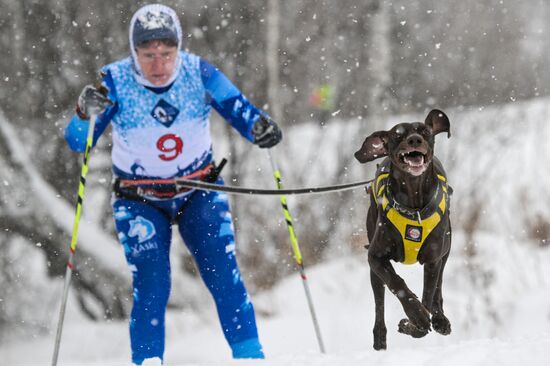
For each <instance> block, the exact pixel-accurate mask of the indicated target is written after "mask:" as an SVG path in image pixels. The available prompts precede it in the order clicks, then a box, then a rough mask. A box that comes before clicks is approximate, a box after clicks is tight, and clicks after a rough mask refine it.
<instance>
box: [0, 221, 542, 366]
mask: <svg viewBox="0 0 550 366" xmlns="http://www.w3.org/2000/svg"><path fill="white" fill-rule="evenodd" d="M464 242H465V237H464V236H463V235H462V233H460V232H458V233H456V234H455V236H454V246H453V252H452V255H451V257H450V260H449V263H448V266H447V269H446V272H445V280H444V293H443V295H444V299H445V308H446V314H447V316H448V317H449V318H450V320H451V322H452V325H453V333H452V334H451V335H450V336H447V337H444V336H441V335H439V334H436V333H434V332H432V333H430V334H428V335H427V336H426V337H425V338H423V339H412V338H410V337H408V336H404V335H402V334H399V333H398V332H397V330H396V329H397V323H398V321H399V320H400V319H401V318H402V317H403V311H402V309H401V307H400V305H399V303H398V301H397V300H396V299H395V298H394V297H393V295H390V294H389V293H387V295H386V323H387V326H388V349H387V350H386V351H383V352H376V351H374V350H373V349H372V332H371V329H372V325H373V316H374V309H373V306H374V305H373V299H372V292H371V289H370V282H369V277H368V267H367V264H366V258H365V254H362V253H361V254H357V255H354V256H349V257H342V258H335V259H334V260H333V261H330V262H328V263H325V264H323V265H320V266H317V267H311V268H307V274H308V281H309V284H310V287H311V292H312V295H313V298H314V302H315V306H316V309H317V313H318V314H317V315H318V318H319V323H320V327H321V331H322V335H323V337H324V342H325V345H326V348H327V353H326V354H324V355H321V354H320V352H319V350H318V346H317V341H316V338H315V333H314V330H313V326H312V322H311V318H310V315H309V312H308V309H307V305H306V300H305V296H304V291H303V287H302V284H301V279H300V277H299V276H298V275H295V276H291V277H290V278H288V279H286V280H284V281H283V282H281V283H280V284H279V285H278V286H277V287H276V288H274V289H273V290H272V291H270V292H267V293H260V294H256V295H254V302H255V306H256V310H257V313H258V315H259V316H258V327H259V330H260V337H261V339H262V341H263V344H264V348H265V352H266V356H267V359H266V360H262V361H256V360H242V361H235V360H231V358H230V352H229V349H228V347H227V345H226V344H225V341H224V340H223V337H222V334H221V331H220V330H219V328H218V327H219V325H218V324H217V320H216V317H215V315H214V309H213V308H212V305H207V306H209V307H210V308H209V309H208V308H207V309H203V311H201V312H200V313H194V312H184V313H181V312H175V311H170V312H169V314H168V318H167V346H166V355H165V364H166V365H172V366H183V365H195V366H210V365H243V366H245V365H249V366H254V365H256V366H274V365H295V366H302V365H304V366H306V365H307V366H309V365H346V366H354V365H377V366H394V365H395V366H397V365H402V364H403V363H406V364H407V365H411V366H415V365H445V366H452V365H460V366H463V365H469V366H470V365H480V366H481V365H483V366H488V365H495V366H496V365H498V366H503V365H510V366H517V365H521V364H525V365H529V366H538V365H540V366H542V365H548V349H549V348H550V296H549V295H548V294H549V291H550V280H548V278H550V266H548V265H547V263H548V261H549V260H550V250H548V249H546V250H541V249H536V250H533V249H532V248H530V247H529V245H526V244H519V243H517V242H514V241H509V240H505V238H499V237H496V236H495V235H489V234H480V235H479V236H478V237H477V240H476V243H477V245H476V248H477V250H478V253H479V255H478V257H477V259H476V262H475V263H470V262H468V261H467V260H466V259H465V258H466V257H465V256H464V254H463V250H464ZM504 242H506V249H502V248H501V249H498V250H497V249H496V248H497V247H496V246H495V243H504ZM477 265H481V266H482V267H483V271H482V272H481V273H483V277H487V278H485V279H484V280H483V281H479V279H478V278H477V279H476V278H471V273H472V272H470V271H469V270H468V268H471V267H472V266H477ZM396 270H397V271H398V273H400V274H401V275H402V276H403V277H404V278H405V279H406V281H407V282H408V283H409V285H410V287H411V288H412V289H413V291H415V292H416V293H417V294H418V293H420V291H421V272H422V270H421V267H419V266H418V265H413V266H404V265H396ZM476 273H477V274H476V276H479V272H476ZM487 301H489V302H490V303H486V302H487ZM69 304H73V306H70V307H69V313H68V316H67V319H66V328H65V331H64V334H63V340H62V347H61V353H60V358H59V365H60V366H62V365H67V366H68V365H72V366H99V365H101V366H115V365H117V366H119V365H129V364H130V362H129V360H128V359H129V343H128V342H129V341H128V331H127V326H126V324H125V323H119V322H115V323H92V322H89V321H87V320H85V319H83V318H82V316H81V315H79V314H78V312H77V311H75V307H74V304H75V301H74V299H71V301H70V303H69ZM54 323H55V319H52V330H51V331H50V332H51V334H50V335H48V336H40V337H32V336H28V337H26V338H25V339H14V340H12V341H10V342H8V343H6V344H3V345H0V360H1V362H0V363H1V364H2V365H11V366H15V365H21V366H23V365H25V366H35V365H36V366H38V365H45V364H49V363H50V362H51V355H52V349H53V342H54V335H53V334H54V331H53V328H54Z"/></svg>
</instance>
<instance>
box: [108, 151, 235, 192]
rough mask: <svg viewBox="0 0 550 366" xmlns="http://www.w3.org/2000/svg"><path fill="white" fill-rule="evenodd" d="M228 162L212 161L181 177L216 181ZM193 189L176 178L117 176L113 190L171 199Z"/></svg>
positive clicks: (224, 160)
mask: <svg viewBox="0 0 550 366" xmlns="http://www.w3.org/2000/svg"><path fill="white" fill-rule="evenodd" d="M226 162H227V160H226V159H222V161H221V162H220V164H219V165H218V166H216V165H215V163H210V164H208V165H207V166H206V167H204V168H202V169H200V170H197V171H195V172H193V173H191V174H189V175H186V176H183V177H181V178H182V179H189V180H194V181H203V182H215V181H216V180H217V179H218V176H219V175H220V172H221V170H222V169H223V166H224V165H225V163H226ZM192 189H193V188H191V187H185V186H182V185H179V184H176V181H175V180H174V178H172V179H121V178H118V177H117V178H115V180H114V183H113V191H114V192H115V194H116V195H117V196H118V197H124V198H130V199H147V198H154V199H170V198H174V197H176V196H177V195H179V194H182V193H185V192H189V191H191V190H192Z"/></svg>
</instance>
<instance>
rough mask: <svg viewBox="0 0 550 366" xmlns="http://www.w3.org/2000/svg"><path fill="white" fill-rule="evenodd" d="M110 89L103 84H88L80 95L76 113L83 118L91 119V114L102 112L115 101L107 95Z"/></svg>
mask: <svg viewBox="0 0 550 366" xmlns="http://www.w3.org/2000/svg"><path fill="white" fill-rule="evenodd" d="M108 93H109V89H107V88H106V87H105V86H103V85H99V86H94V85H91V84H90V85H86V86H85V87H84V89H82V91H81V92H80V95H79V96H78V101H77V103H76V114H78V117H80V118H82V119H90V114H100V113H102V112H103V111H104V110H105V109H106V108H107V107H109V106H111V105H113V102H112V101H111V100H110V99H109V98H108V97H107V95H108Z"/></svg>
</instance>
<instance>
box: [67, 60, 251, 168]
mask: <svg viewBox="0 0 550 366" xmlns="http://www.w3.org/2000/svg"><path fill="white" fill-rule="evenodd" d="M176 67H177V71H176V72H178V75H177V77H176V79H175V80H174V82H173V83H172V84H171V85H169V86H167V87H165V88H150V87H146V86H144V85H142V84H140V83H138V82H137V80H136V78H135V77H134V76H135V70H134V66H133V62H132V58H131V57H128V58H126V59H123V60H121V61H118V62H115V63H113V64H110V65H107V66H105V67H104V68H103V69H102V71H103V72H104V73H105V77H104V79H103V84H104V85H105V86H107V88H108V89H109V99H111V100H112V101H113V102H114V104H113V106H111V107H109V108H108V109H107V110H106V111H104V112H103V113H102V114H100V115H99V116H98V118H97V121H96V126H95V131H94V144H95V143H96V141H97V139H98V138H99V136H101V134H102V133H103V132H104V131H105V129H106V128H107V126H108V125H109V123H111V124H112V126H113V149H112V161H113V170H114V172H115V174H117V175H118V176H121V177H124V178H127V179H128V178H136V177H155V178H171V177H176V176H183V175H187V174H189V173H191V172H193V171H195V170H197V169H198V168H200V167H202V166H204V165H205V164H207V163H209V162H210V161H211V160H212V141H211V137H210V120H209V116H210V111H211V108H212V107H214V109H215V110H216V111H218V113H219V114H220V115H221V116H222V117H224V118H225V119H226V120H227V121H228V122H229V123H230V124H231V125H232V126H233V127H234V128H235V129H236V130H237V131H238V132H239V133H240V134H241V135H242V136H244V137H245V138H246V139H248V140H249V141H253V136H252V132H251V130H252V126H253V124H254V123H255V122H256V120H257V119H258V118H259V117H260V115H261V114H262V112H261V111H260V110H259V109H258V108H256V107H255V106H254V105H252V104H251V103H250V102H249V101H248V100H247V99H246V98H245V97H244V96H243V95H242V93H241V92H240V91H239V90H238V89H237V88H236V87H235V86H234V85H233V84H232V83H231V81H229V80H228V79H227V77H226V76H225V75H224V74H223V73H222V72H221V71H219V70H218V69H217V68H215V67H213V66H212V65H211V64H209V63H208V62H206V61H204V60H202V59H201V58H199V57H198V56H195V55H193V54H190V53H187V52H180V53H179V60H178V64H177V66H176ZM87 130H88V121H86V120H82V119H80V118H79V117H78V116H77V115H74V116H73V118H72V119H71V121H70V123H69V125H68V126H67V128H66V129H65V138H66V140H67V142H68V144H69V146H70V147H71V149H73V150H74V151H79V152H83V151H84V149H85V146H86V135H87V132H88V131H87Z"/></svg>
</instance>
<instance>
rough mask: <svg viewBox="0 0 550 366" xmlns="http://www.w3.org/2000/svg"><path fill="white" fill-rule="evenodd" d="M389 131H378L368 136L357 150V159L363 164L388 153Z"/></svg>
mask: <svg viewBox="0 0 550 366" xmlns="http://www.w3.org/2000/svg"><path fill="white" fill-rule="evenodd" d="M387 146H388V131H377V132H374V133H373V134H372V135H370V136H369V137H367V138H366V139H365V141H364V142H363V145H362V146H361V148H360V149H359V150H357V151H356V152H355V159H357V160H359V162H360V163H361V164H365V163H368V162H369V161H373V160H374V159H378V158H381V157H384V156H387V155H388V147H387Z"/></svg>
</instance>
